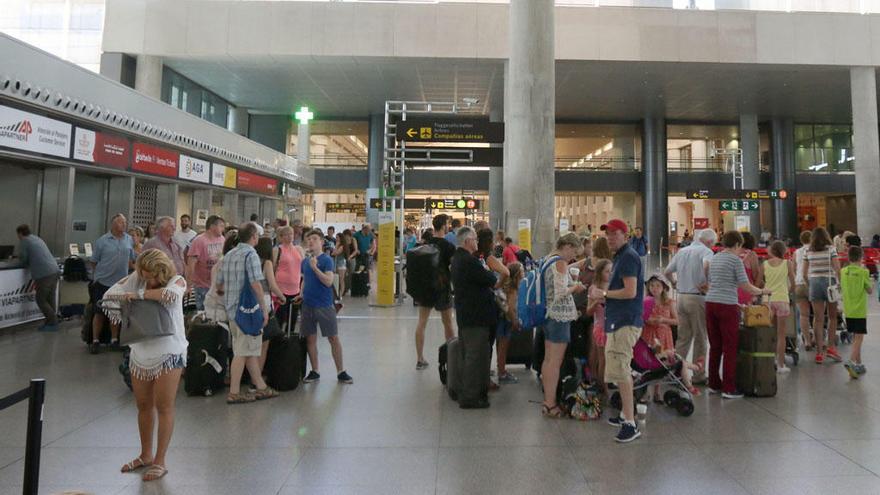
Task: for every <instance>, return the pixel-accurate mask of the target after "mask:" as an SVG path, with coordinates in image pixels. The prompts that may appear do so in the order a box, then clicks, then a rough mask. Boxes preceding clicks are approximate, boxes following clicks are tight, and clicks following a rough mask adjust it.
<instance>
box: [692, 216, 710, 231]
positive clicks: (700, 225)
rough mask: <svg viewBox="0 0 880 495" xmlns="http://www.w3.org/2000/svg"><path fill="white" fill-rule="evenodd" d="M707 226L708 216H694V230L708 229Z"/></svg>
mask: <svg viewBox="0 0 880 495" xmlns="http://www.w3.org/2000/svg"><path fill="white" fill-rule="evenodd" d="M708 228H709V219H708V218H700V217H696V218H694V230H700V229H708Z"/></svg>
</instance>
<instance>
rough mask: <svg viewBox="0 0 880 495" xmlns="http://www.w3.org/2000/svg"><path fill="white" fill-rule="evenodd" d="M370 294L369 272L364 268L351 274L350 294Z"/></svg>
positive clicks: (362, 295)
mask: <svg viewBox="0 0 880 495" xmlns="http://www.w3.org/2000/svg"><path fill="white" fill-rule="evenodd" d="M368 295H370V274H369V272H367V271H366V270H364V271H362V272H360V273H354V274H352V276H351V296H352V297H367V296H368Z"/></svg>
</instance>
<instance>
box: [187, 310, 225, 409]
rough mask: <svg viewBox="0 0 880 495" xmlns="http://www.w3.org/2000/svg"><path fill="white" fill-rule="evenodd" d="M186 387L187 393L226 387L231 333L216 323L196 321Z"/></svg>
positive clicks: (192, 329) (214, 390) (190, 337)
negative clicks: (224, 381) (225, 379)
mask: <svg viewBox="0 0 880 495" xmlns="http://www.w3.org/2000/svg"><path fill="white" fill-rule="evenodd" d="M187 341H188V342H189V346H188V347H187V351H186V370H184V375H183V388H184V390H185V391H186V393H187V395H213V394H214V393H215V392H218V391H220V390H222V389H223V387H225V385H224V383H223V379H224V378H225V377H226V367H227V363H228V358H229V332H228V331H227V330H226V329H225V328H223V327H222V326H220V325H218V324H217V323H214V322H200V321H196V322H194V323H193V324H192V326H191V327H190V331H189V335H187Z"/></svg>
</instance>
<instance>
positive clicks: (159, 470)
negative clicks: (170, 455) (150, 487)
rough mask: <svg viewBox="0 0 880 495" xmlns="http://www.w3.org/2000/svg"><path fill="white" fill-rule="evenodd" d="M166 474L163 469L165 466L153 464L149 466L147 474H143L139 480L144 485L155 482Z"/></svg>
mask: <svg viewBox="0 0 880 495" xmlns="http://www.w3.org/2000/svg"><path fill="white" fill-rule="evenodd" d="M166 474H168V470H167V469H165V466H161V465H159V464H153V465H152V466H150V469H147V472H146V473H144V476H143V477H142V478H141V479H142V480H143V481H144V482H145V483H146V482H149V481H156V480H158V479H161V478H163V477H164V476H165V475H166ZM148 476H149V477H150V479H147V477H148Z"/></svg>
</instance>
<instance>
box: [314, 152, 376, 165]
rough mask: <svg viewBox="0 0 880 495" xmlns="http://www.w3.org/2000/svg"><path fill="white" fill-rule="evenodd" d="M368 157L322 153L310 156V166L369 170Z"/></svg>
mask: <svg viewBox="0 0 880 495" xmlns="http://www.w3.org/2000/svg"><path fill="white" fill-rule="evenodd" d="M368 161H369V156H368V155H365V154H364V155H355V154H348V153H321V154H311V155H309V165H311V166H312V167H316V168H367V163H368Z"/></svg>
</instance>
